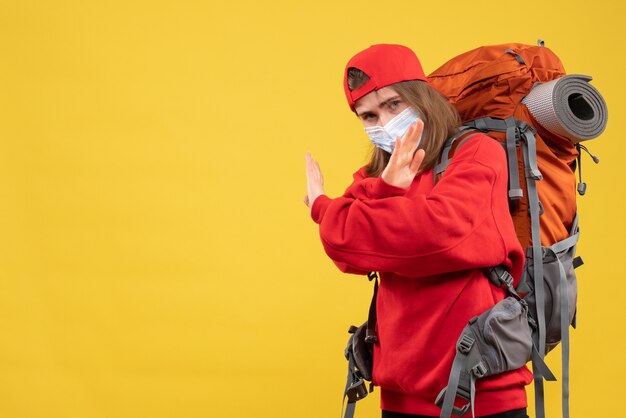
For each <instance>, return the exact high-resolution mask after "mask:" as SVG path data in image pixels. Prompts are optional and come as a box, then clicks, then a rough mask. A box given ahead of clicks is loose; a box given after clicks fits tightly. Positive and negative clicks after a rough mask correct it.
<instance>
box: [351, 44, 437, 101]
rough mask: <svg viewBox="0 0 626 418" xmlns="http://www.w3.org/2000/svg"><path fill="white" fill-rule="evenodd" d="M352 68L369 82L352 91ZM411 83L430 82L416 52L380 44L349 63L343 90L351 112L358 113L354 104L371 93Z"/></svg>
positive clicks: (360, 53) (358, 55)
mask: <svg viewBox="0 0 626 418" xmlns="http://www.w3.org/2000/svg"><path fill="white" fill-rule="evenodd" d="M352 67H354V68H358V69H359V70H361V71H363V72H364V73H365V74H367V75H368V76H369V80H367V81H366V82H365V84H363V85H362V86H361V87H359V88H357V89H355V90H353V91H350V89H349V88H348V69H349V68H352ZM408 80H422V81H425V82H428V80H427V79H426V75H425V74H424V70H422V64H420V61H419V60H418V59H417V55H415V52H413V51H412V50H411V49H409V48H407V47H406V46H402V45H392V44H379V45H372V46H370V47H369V48H367V49H366V50H363V51H361V52H359V53H358V54H356V55H355V56H354V57H352V59H351V60H350V61H348V65H346V70H345V73H344V76H343V89H344V91H345V92H346V98H347V99H348V104H349V105H350V109H352V110H354V103H355V102H356V101H357V100H359V99H360V98H361V97H363V96H365V95H366V94H367V93H369V92H371V91H374V90H378V89H381V88H383V87H386V86H388V85H390V84H394V83H399V82H400V81H408Z"/></svg>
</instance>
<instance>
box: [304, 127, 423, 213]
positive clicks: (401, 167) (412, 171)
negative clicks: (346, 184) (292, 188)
mask: <svg viewBox="0 0 626 418" xmlns="http://www.w3.org/2000/svg"><path fill="white" fill-rule="evenodd" d="M423 131H424V122H422V121H421V120H418V121H417V123H415V124H413V125H411V126H410V127H409V129H408V130H407V131H406V133H405V134H404V136H403V137H402V138H398V139H397V140H396V145H395V147H394V150H393V153H392V154H391V159H390V160H389V163H388V164H387V166H386V167H385V169H384V170H383V172H382V174H381V177H382V179H383V181H384V182H385V183H387V184H390V185H392V186H396V187H399V188H401V189H408V188H409V186H410V185H411V183H412V182H413V179H414V178H415V176H416V175H417V173H418V172H419V168H420V165H421V164H422V161H423V160H424V155H425V153H424V150H422V149H419V150H417V151H416V150H415V149H416V148H417V146H418V143H419V140H420V137H421V136H422V132H423ZM305 159H306V180H307V195H306V196H305V198H304V203H305V204H306V205H307V206H308V207H309V209H310V208H311V207H313V202H315V199H317V198H318V197H319V196H321V195H323V194H324V176H322V170H321V169H320V165H319V163H318V162H317V161H315V160H314V159H313V158H312V157H311V154H310V153H308V152H307V153H306V156H305Z"/></svg>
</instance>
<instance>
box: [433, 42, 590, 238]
mask: <svg viewBox="0 0 626 418" xmlns="http://www.w3.org/2000/svg"><path fill="white" fill-rule="evenodd" d="M505 50H513V51H514V52H515V53H517V54H518V55H519V57H521V58H522V59H523V60H524V62H525V64H521V63H520V62H519V61H518V59H517V58H516V57H515V56H514V55H512V54H508V53H505ZM563 75H565V69H564V68H563V65H562V64H561V61H560V60H559V58H558V57H557V56H556V55H555V54H554V53H553V52H552V51H551V50H549V49H548V48H545V47H538V46H529V45H523V44H503V45H495V46H486V47H481V48H477V49H475V50H472V51H468V52H466V53H464V54H461V55H459V56H457V57H456V58H453V59H451V60H450V61H448V62H447V63H445V64H444V65H443V66H441V67H440V68H438V69H437V70H435V71H434V72H433V73H432V74H431V75H429V76H428V78H429V82H430V84H431V86H433V87H434V88H436V89H437V90H439V91H440V92H441V93H443V94H444V95H446V96H447V97H448V98H449V100H450V102H451V103H452V104H454V105H455V106H456V108H457V109H458V111H459V113H460V114H461V118H462V120H463V121H464V122H467V121H470V120H473V119H477V118H481V117H492V118H500V119H505V118H508V117H511V116H513V117H515V118H517V119H520V120H524V121H526V122H528V123H529V124H530V125H532V126H533V127H535V128H536V129H537V133H536V134H535V138H536V139H537V164H538V166H539V170H540V171H541V174H542V175H543V180H541V181H538V182H537V192H538V195H539V200H540V202H541V203H542V205H543V209H544V213H543V215H541V217H540V220H541V243H542V245H551V244H554V243H555V242H557V241H560V240H562V239H565V238H567V237H568V236H569V230H570V228H571V225H572V222H573V219H574V216H575V213H576V176H575V175H574V170H573V169H574V167H575V160H576V157H577V156H578V151H577V150H576V147H575V145H574V144H572V143H571V142H570V141H569V140H568V139H566V138H564V137H562V136H560V135H557V134H554V133H552V132H550V131H548V130H546V129H545V128H543V127H542V126H541V125H539V124H538V123H537V121H536V120H535V119H534V118H533V117H532V115H531V114H530V112H529V111H528V109H527V108H526V106H525V105H522V104H520V101H521V100H522V99H523V98H524V97H525V96H526V95H527V94H528V92H529V91H530V90H531V89H532V87H533V85H534V84H535V83H537V82H547V81H551V80H554V79H556V78H558V77H561V76H563ZM489 135H490V136H492V137H493V138H495V139H496V140H498V141H500V142H505V134H504V133H499V132H490V133H489ZM451 155H452V154H451ZM521 157H522V155H521V147H518V156H517V159H518V171H519V173H520V187H521V188H522V190H523V191H524V196H523V198H522V199H521V201H520V202H519V205H518V206H517V208H516V209H515V210H514V211H513V212H512V214H511V215H512V217H513V222H514V224H515V229H516V232H517V236H518V238H519V240H520V243H521V244H522V248H528V247H529V246H530V244H531V232H530V217H529V212H528V195H527V191H526V179H525V176H524V173H525V171H524V166H523V160H522V158H521Z"/></svg>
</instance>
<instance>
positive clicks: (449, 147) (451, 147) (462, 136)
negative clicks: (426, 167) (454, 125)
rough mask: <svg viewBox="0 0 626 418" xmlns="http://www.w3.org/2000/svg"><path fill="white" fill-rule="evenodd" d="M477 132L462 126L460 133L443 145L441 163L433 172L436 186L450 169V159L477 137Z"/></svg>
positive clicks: (438, 163)
mask: <svg viewBox="0 0 626 418" xmlns="http://www.w3.org/2000/svg"><path fill="white" fill-rule="evenodd" d="M476 132H477V130H476V129H474V128H473V127H470V126H461V127H460V128H459V131H458V132H457V133H456V134H454V136H452V137H450V138H448V139H447V140H446V142H445V143H444V144H443V149H442V151H441V156H440V157H439V161H438V162H437V164H436V165H435V168H434V170H433V176H434V179H433V180H434V184H437V183H438V182H439V180H441V177H442V176H443V173H444V172H445V171H446V169H447V168H448V165H449V164H450V159H451V158H452V156H453V155H454V153H455V152H456V150H457V149H458V148H459V147H460V146H461V145H463V144H464V143H465V141H467V140H468V139H470V138H472V137H474V136H475V135H476Z"/></svg>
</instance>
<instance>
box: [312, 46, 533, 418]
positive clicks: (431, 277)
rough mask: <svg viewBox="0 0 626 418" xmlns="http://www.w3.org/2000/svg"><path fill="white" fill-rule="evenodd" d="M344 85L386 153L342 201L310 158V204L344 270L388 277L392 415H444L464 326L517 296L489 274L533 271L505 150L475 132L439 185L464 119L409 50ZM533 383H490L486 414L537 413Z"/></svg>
mask: <svg viewBox="0 0 626 418" xmlns="http://www.w3.org/2000/svg"><path fill="white" fill-rule="evenodd" d="M344 90H345V93H346V98H347V100H348V104H349V106H350V108H351V110H352V111H353V112H354V113H355V114H356V115H357V117H359V119H360V120H361V121H362V123H363V126H364V127H365V131H366V133H367V134H368V136H369V138H370V140H371V141H372V142H373V143H374V145H375V146H376V149H375V150H374V153H373V156H372V159H371V161H370V162H369V164H368V165H366V166H365V167H363V168H361V169H360V170H358V171H357V172H356V173H355V174H354V182H353V183H352V185H350V186H349V187H348V189H347V190H346V191H345V193H344V195H343V196H341V197H339V198H336V199H331V198H329V197H328V196H326V195H325V194H324V187H323V177H322V173H321V170H320V167H319V164H318V163H317V162H316V161H315V160H313V159H312V157H311V156H310V155H309V154H307V156H306V172H307V192H308V195H307V197H306V198H305V203H306V204H307V205H308V206H309V208H310V210H311V216H312V218H313V220H314V221H315V222H316V223H318V224H319V226H320V236H321V239H322V243H323V245H324V249H325V250H326V253H327V254H328V256H329V257H330V258H331V259H332V260H333V261H334V262H335V263H336V265H337V266H338V267H339V268H340V269H341V270H342V271H344V272H347V273H355V274H366V273H367V272H369V271H378V272H379V273H380V280H381V281H380V288H379V290H378V297H377V301H376V308H377V326H376V331H377V336H378V342H377V343H376V344H375V345H374V369H373V381H374V384H375V385H376V386H379V387H380V393H381V408H382V410H383V412H382V416H383V417H389V418H390V417H420V416H424V417H436V416H439V413H440V409H439V408H438V407H437V406H436V405H435V404H434V401H435V399H436V397H437V395H438V394H439V391H440V390H441V389H442V388H443V387H445V386H446V385H447V382H448V376H449V373H450V368H451V365H452V361H453V358H454V355H455V344H456V341H457V339H458V337H459V335H460V333H461V330H462V329H463V327H464V326H465V325H466V324H467V321H468V320H469V319H470V318H472V317H474V316H476V315H479V314H480V313H482V312H484V311H485V310H487V309H488V308H490V307H492V306H493V305H494V304H495V303H496V302H498V301H499V300H501V299H503V298H504V297H505V293H504V290H502V289H500V288H496V287H495V286H494V285H492V284H491V283H490V282H489V280H488V279H487V277H486V276H485V273H484V271H483V269H484V268H486V267H491V266H497V265H504V266H506V267H507V269H508V270H509V272H510V273H511V274H512V275H513V276H514V278H515V279H516V283H517V281H518V280H519V278H520V276H521V272H522V267H523V262H524V257H523V254H522V249H521V246H520V244H519V242H518V239H517V237H516V235H515V231H514V228H513V223H512V221H511V217H510V215H509V210H508V203H507V181H508V180H507V178H508V177H507V166H506V158H505V154H504V150H503V149H502V147H501V146H500V145H499V144H498V143H497V142H496V141H494V140H493V139H490V138H488V137H486V136H484V135H475V136H473V137H472V138H470V139H468V140H467V141H466V142H465V143H464V144H463V146H462V147H460V148H459V149H458V150H457V152H456V153H455V155H454V158H453V159H452V161H451V163H450V165H449V166H448V168H447V170H446V172H445V175H444V176H443V177H442V178H441V180H440V181H438V182H437V183H436V184H435V182H434V175H433V167H434V165H435V164H436V162H437V159H438V158H439V156H440V153H441V149H442V146H443V144H444V142H445V141H446V139H447V138H449V137H450V136H452V135H453V134H454V133H455V131H456V129H457V127H458V125H459V117H458V115H457V113H456V111H455V109H454V108H453V107H452V106H451V105H450V104H449V103H448V101H447V100H446V99H445V97H443V96H442V95H441V94H439V93H438V92H437V91H435V90H434V89H433V88H431V87H430V86H429V84H428V80H427V78H426V76H425V75H424V72H423V70H422V67H421V64H420V62H419V60H418V58H417V57H416V56H415V54H414V53H413V52H412V51H411V50H410V49H408V48H406V47H403V46H400V45H374V46H372V47H370V48H368V49H366V50H364V51H361V52H360V53H358V54H357V55H355V56H354V57H353V58H352V59H351V60H350V61H349V62H348V65H347V66H346V71H345V76H344ZM531 381H532V374H531V373H530V371H528V369H526V367H522V368H521V369H518V370H514V371H511V372H508V373H503V374H499V375H495V376H491V377H487V378H483V379H479V380H478V382H477V388H476V391H477V392H476V399H475V413H476V416H478V417H502V418H503V417H508V418H526V417H527V415H526V393H525V388H524V386H525V385H527V384H529V383H530V382H531Z"/></svg>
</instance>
